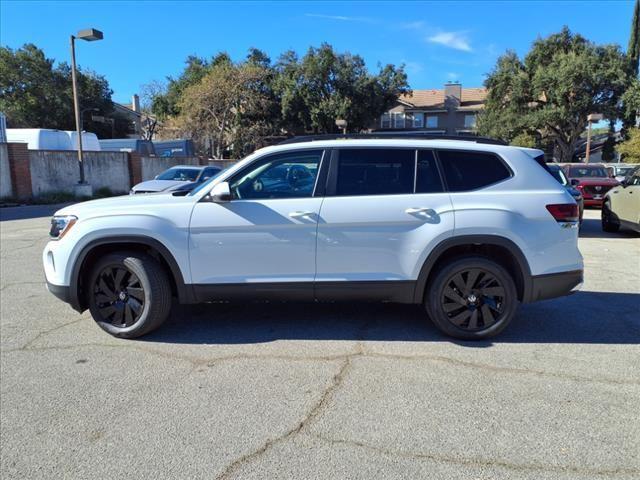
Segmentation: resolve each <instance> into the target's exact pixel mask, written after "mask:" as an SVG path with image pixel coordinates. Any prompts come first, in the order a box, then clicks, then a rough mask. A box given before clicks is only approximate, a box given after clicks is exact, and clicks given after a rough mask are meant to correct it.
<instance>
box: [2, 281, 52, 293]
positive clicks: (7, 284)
mask: <svg viewBox="0 0 640 480" xmlns="http://www.w3.org/2000/svg"><path fill="white" fill-rule="evenodd" d="M44 284H45V282H13V283H5V284H4V285H3V286H2V287H0V292H2V291H4V290H5V289H7V288H9V287H16V286H18V285H44Z"/></svg>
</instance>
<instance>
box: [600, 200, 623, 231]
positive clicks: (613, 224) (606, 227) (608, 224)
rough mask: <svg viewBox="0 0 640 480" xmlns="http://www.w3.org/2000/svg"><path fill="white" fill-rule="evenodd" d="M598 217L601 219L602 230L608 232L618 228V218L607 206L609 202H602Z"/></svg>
mask: <svg viewBox="0 0 640 480" xmlns="http://www.w3.org/2000/svg"><path fill="white" fill-rule="evenodd" d="M600 219H601V220H602V230H603V231H605V232H609V233H615V232H617V231H618V230H620V223H619V222H618V218H617V217H616V215H615V214H614V213H613V212H612V211H611V209H610V208H609V202H604V203H603V204H602V211H601V213H600Z"/></svg>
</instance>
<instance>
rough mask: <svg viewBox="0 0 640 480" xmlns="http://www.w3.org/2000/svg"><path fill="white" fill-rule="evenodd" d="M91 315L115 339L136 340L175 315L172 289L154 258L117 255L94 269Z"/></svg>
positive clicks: (89, 290)
mask: <svg viewBox="0 0 640 480" xmlns="http://www.w3.org/2000/svg"><path fill="white" fill-rule="evenodd" d="M87 292H88V293H87V295H88V296H89V298H88V300H89V311H90V312H91V316H92V317H93V319H94V320H95V321H96V323H97V324H98V325H99V326H100V328H102V329H103V330H104V331H106V332H108V333H110V334H111V335H113V336H114V337H119V338H136V337H140V336H142V335H144V334H146V333H149V332H151V331H152V330H155V329H156V328H158V327H159V326H160V325H162V323H164V321H165V320H166V319H167V317H168V316H169V312H170V311H171V301H172V295H171V285H170V283H169V277H168V276H167V272H166V271H165V269H164V268H163V267H162V265H160V263H158V261H157V260H155V259H154V258H153V257H151V256H149V255H146V254H144V253H138V252H116V253H111V254H108V255H106V256H104V257H103V258H101V259H100V260H99V261H98V262H96V264H95V265H94V266H93V268H92V269H91V273H90V275H89V284H88V288H87Z"/></svg>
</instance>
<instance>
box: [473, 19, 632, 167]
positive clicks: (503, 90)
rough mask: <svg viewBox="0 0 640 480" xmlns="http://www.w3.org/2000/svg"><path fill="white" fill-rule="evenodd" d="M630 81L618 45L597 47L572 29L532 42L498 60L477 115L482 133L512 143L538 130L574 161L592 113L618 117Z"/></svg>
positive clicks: (559, 155)
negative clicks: (527, 47)
mask: <svg viewBox="0 0 640 480" xmlns="http://www.w3.org/2000/svg"><path fill="white" fill-rule="evenodd" d="M631 81H632V75H631V72H630V68H629V62H628V60H627V57H626V56H625V55H624V54H623V53H622V52H621V51H620V48H619V47H618V46H615V45H595V44H593V43H592V42H590V41H588V40H587V39H585V38H584V37H582V36H581V35H579V34H574V33H572V32H570V31H569V29H568V28H566V27H565V28H563V29H562V31H561V32H559V33H557V34H554V35H551V36H549V37H547V38H544V39H539V40H537V41H536V42H534V44H533V46H532V48H531V50H530V51H529V53H528V54H527V55H526V57H525V58H524V60H520V58H518V56H517V55H516V54H515V53H514V52H507V53H506V54H505V55H503V56H502V57H500V58H499V59H498V62H497V64H496V67H495V68H494V70H493V71H492V72H491V74H490V75H489V77H488V78H487V81H486V82H485V85H486V86H487V88H488V89H489V94H488V97H487V103H486V106H485V110H484V112H483V113H482V114H481V115H480V116H479V119H478V130H479V132H480V134H482V135H488V136H494V137H497V138H502V139H504V140H506V141H511V140H513V139H514V138H516V137H517V136H518V135H521V134H522V133H531V132H537V134H538V135H539V136H540V138H541V141H542V142H543V143H547V142H551V143H552V145H553V147H554V154H555V157H556V159H557V160H558V161H563V162H566V161H571V159H572V156H573V152H574V147H575V145H576V142H577V141H578V139H579V138H580V135H581V134H582V133H583V131H584V130H585V127H586V125H587V116H588V115H589V114H590V113H602V114H604V116H605V117H606V118H619V117H620V115H621V113H622V112H621V111H620V98H621V96H622V94H623V93H624V91H625V90H626V88H627V87H628V86H629V84H630V83H631Z"/></svg>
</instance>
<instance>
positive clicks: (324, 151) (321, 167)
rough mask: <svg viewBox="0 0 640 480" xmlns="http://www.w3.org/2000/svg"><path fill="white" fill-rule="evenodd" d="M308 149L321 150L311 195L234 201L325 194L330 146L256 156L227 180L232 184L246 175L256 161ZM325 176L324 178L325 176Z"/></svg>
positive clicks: (241, 199) (260, 199)
mask: <svg viewBox="0 0 640 480" xmlns="http://www.w3.org/2000/svg"><path fill="white" fill-rule="evenodd" d="M308 151H320V152H321V154H320V162H319V164H318V174H317V175H316V179H315V183H314V185H313V190H312V192H311V195H310V196H308V197H307V196H305V197H286V198H231V201H232V202H242V201H248V200H252V201H263V200H291V199H296V198H314V197H322V196H324V190H325V188H324V185H322V183H324V178H326V175H327V174H326V170H327V169H328V165H327V164H328V163H329V162H328V161H327V160H328V157H329V155H328V153H330V151H331V149H330V148H317V147H316V148H300V149H295V150H286V151H282V152H273V153H267V154H266V155H262V156H260V157H258V158H256V159H255V160H254V161H252V162H251V163H250V164H248V165H246V166H245V167H244V168H242V169H241V170H240V171H238V172H236V173H234V174H233V176H232V177H230V178H227V179H226V180H225V182H227V183H228V184H229V185H231V184H232V183H233V182H234V181H235V180H236V179H237V178H238V177H239V176H242V175H245V174H246V172H247V171H249V170H251V169H252V168H255V165H256V163H258V162H262V161H263V160H268V159H269V158H271V157H279V156H285V155H295V154H298V153H301V152H308ZM323 177H324V178H323ZM321 178H323V181H322V182H320V179H321Z"/></svg>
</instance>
